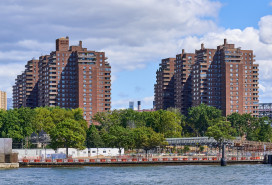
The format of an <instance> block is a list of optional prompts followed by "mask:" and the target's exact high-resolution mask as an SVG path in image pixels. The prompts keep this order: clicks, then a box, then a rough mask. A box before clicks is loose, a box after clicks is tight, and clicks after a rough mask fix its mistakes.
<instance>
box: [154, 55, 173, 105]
mask: <svg viewBox="0 0 272 185" xmlns="http://www.w3.org/2000/svg"><path fill="white" fill-rule="evenodd" d="M174 72H175V58H166V59H163V60H162V62H161V64H160V68H159V70H157V72H156V74H157V77H156V78H157V79H156V82H157V83H156V84H155V86H154V91H155V102H156V103H155V108H156V110H159V109H167V108H170V107H174V99H173V97H174Z"/></svg>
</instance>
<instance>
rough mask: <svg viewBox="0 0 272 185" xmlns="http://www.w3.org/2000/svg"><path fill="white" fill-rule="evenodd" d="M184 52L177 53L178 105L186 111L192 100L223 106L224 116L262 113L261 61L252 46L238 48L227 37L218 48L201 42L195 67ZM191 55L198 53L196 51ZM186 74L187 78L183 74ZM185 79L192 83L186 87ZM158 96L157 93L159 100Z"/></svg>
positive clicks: (176, 81)
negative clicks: (243, 48)
mask: <svg viewBox="0 0 272 185" xmlns="http://www.w3.org/2000/svg"><path fill="white" fill-rule="evenodd" d="M183 55H184V52H183V54H180V55H177V59H176V67H175V71H176V72H175V106H176V107H177V108H180V109H181V112H182V113H184V110H185V109H187V107H188V105H189V106H190V103H191V105H192V106H197V105H200V104H201V103H205V104H207V105H209V106H214V107H216V108H218V109H221V110H222V112H223V115H224V116H226V115H229V114H231V113H233V112H238V113H240V114H243V113H251V114H252V115H253V116H258V103H259V95H258V93H259V91H258V71H259V69H258V64H254V62H255V59H254V57H255V55H254V54H253V51H252V50H241V48H235V45H234V44H228V43H227V40H226V39H225V40H224V44H223V45H220V46H218V47H217V49H208V48H205V47H204V44H201V49H200V50H196V51H195V61H194V62H193V61H192V62H191V63H190V65H191V69H189V68H188V62H189V61H185V59H184V60H183V59H182V58H183ZM190 55H191V57H192V58H193V57H194V54H190ZM186 60H188V58H187V59H186ZM182 61H184V62H182ZM183 63H184V64H183ZM193 63H194V64H193ZM190 70H191V71H190ZM185 74H186V78H187V79H184V78H183V76H185ZM188 75H189V76H188ZM157 76H158V75H157ZM187 81H188V82H187ZM181 82H182V83H181ZM157 83H158V82H157ZM183 83H185V84H186V83H187V84H189V85H188V88H186V90H185V89H184V86H182V84H183ZM155 87H156V85H155ZM157 87H159V86H157ZM190 87H191V88H190ZM188 89H189V90H188ZM190 90H191V93H190ZM157 91H160V90H159V89H157ZM182 95H183V96H182ZM156 96H157V95H156V93H155V101H157V100H156ZM186 97H189V98H186ZM190 97H191V99H192V101H190V100H191V99H190ZM172 98H173V99H174V97H172ZM184 100H187V102H186V101H184ZM188 102H189V103H188ZM161 107H163V106H161ZM161 107H160V108H158V109H161Z"/></svg>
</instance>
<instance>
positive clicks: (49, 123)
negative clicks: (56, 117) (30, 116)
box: [33, 107, 55, 133]
mask: <svg viewBox="0 0 272 185" xmlns="http://www.w3.org/2000/svg"><path fill="white" fill-rule="evenodd" d="M34 110H35V112H36V116H35V118H34V121H33V124H34V125H33V126H34V130H35V131H36V132H37V133H39V132H40V131H42V130H43V131H45V132H47V133H49V132H50V130H51V129H52V128H54V126H55V124H54V122H53V119H52V117H51V111H50V110H49V109H48V108H45V107H37V108H35V109H34Z"/></svg>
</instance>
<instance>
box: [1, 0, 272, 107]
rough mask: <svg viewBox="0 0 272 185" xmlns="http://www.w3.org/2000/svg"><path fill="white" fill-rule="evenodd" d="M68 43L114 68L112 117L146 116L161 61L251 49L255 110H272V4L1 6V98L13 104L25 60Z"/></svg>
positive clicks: (102, 1)
mask: <svg viewBox="0 0 272 185" xmlns="http://www.w3.org/2000/svg"><path fill="white" fill-rule="evenodd" d="M65 36H69V38H70V44H71V45H76V44H78V41H79V40H82V41H83V47H86V48H88V49H89V50H96V51H104V52H105V53H106V56H107V57H108V61H109V62H110V64H111V66H112V109H120V108H128V103H129V101H135V104H136V101H142V108H144V109H148V108H152V102H153V99H154V84H155V82H156V70H157V69H158V68H159V63H160V62H161V59H163V58H168V57H175V56H176V54H179V53H181V51H182V49H185V51H186V52H194V50H195V49H200V44H201V43H204V44H205V47H207V48H215V47H216V46H218V45H221V44H223V40H224V38H227V40H228V43H233V44H235V45H236V47H242V49H251V50H253V51H254V54H255V55H256V63H258V64H259V65H260V67H259V68H260V71H259V73H260V77H259V78H260V80H259V81H260V84H259V89H260V102H263V103H265V102H267V103H268V102H270V103H271V102H272V0H261V1H260V0H258V1H257V0H99V1H95V0H77V1H74V0H46V1H37V0H5V1H0V90H2V91H6V92H7V95H8V97H12V85H14V83H15V78H16V76H17V75H18V74H20V73H21V72H22V71H23V70H24V66H25V64H26V62H27V61H28V60H31V59H32V58H38V57H39V56H40V55H44V54H49V53H50V52H51V51H53V50H55V39H57V38H59V37H65Z"/></svg>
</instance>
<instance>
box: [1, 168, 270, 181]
mask: <svg viewBox="0 0 272 185" xmlns="http://www.w3.org/2000/svg"><path fill="white" fill-rule="evenodd" d="M0 184H1V185H2V184H16V185H17V184H46V185H50V184H58V185H60V184H107V185H108V184H109V185H111V184H116V185H117V184H118V185H123V184H124V185H130V184H137V185H138V184H144V185H148V184H152V185H155V184H171V185H176V184H186V185H187V184H205V185H208V184H216V185H218V184H223V185H228V184H239V185H241V184H246V185H248V184H270V185H271V184H272V166H271V165H263V164H260V165H230V166H226V167H221V166H215V165H207V166H206V165H205V166H204V165H203V166H201V165H192V166H191V165H189V166H186V165H181V166H133V167H131V166H130V167H61V168H57V167H54V168H19V169H9V170H0Z"/></svg>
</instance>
